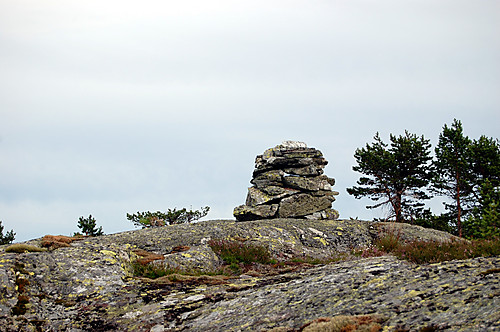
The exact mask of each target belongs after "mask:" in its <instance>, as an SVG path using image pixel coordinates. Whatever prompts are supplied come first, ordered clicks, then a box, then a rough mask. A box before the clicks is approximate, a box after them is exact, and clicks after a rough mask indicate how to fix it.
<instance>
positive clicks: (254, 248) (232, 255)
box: [208, 239, 276, 264]
mask: <svg viewBox="0 0 500 332" xmlns="http://www.w3.org/2000/svg"><path fill="white" fill-rule="evenodd" d="M208 245H209V246H210V248H212V250H213V251H214V252H215V253H216V254H217V255H219V256H220V258H221V259H222V260H224V262H226V263H227V264H237V263H244V264H250V263H261V264H271V263H276V261H275V260H273V259H271V254H270V253H269V250H268V249H267V248H266V247H264V246H261V245H257V244H249V243H243V242H240V241H229V240H214V239H212V240H210V241H208Z"/></svg>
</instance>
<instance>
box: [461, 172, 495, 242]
mask: <svg viewBox="0 0 500 332" xmlns="http://www.w3.org/2000/svg"><path fill="white" fill-rule="evenodd" d="M464 234H465V236H466V237H468V238H476V239H481V238H486V239H488V238H500V188H499V187H496V188H495V187H494V186H493V185H492V184H491V183H490V181H489V180H485V182H484V183H483V185H482V186H481V197H480V200H479V204H478V206H476V207H474V209H473V210H472V213H471V216H470V217H469V218H468V219H467V220H465V221H464Z"/></svg>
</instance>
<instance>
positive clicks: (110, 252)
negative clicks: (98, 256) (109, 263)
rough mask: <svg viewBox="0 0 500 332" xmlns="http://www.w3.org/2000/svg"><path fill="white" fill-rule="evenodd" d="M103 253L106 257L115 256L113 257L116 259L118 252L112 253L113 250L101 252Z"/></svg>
mask: <svg viewBox="0 0 500 332" xmlns="http://www.w3.org/2000/svg"><path fill="white" fill-rule="evenodd" d="M101 252H102V253H103V254H104V255H108V256H113V257H116V252H114V251H111V250H101Z"/></svg>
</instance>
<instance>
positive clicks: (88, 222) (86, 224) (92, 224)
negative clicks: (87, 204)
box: [78, 214, 104, 236]
mask: <svg viewBox="0 0 500 332" xmlns="http://www.w3.org/2000/svg"><path fill="white" fill-rule="evenodd" d="M78 228H80V229H81V230H82V232H83V234H85V235H87V236H99V235H103V234H104V232H103V231H102V226H100V227H99V228H96V220H95V219H94V218H92V215H91V214H90V215H89V217H88V218H83V216H82V217H80V219H79V220H78Z"/></svg>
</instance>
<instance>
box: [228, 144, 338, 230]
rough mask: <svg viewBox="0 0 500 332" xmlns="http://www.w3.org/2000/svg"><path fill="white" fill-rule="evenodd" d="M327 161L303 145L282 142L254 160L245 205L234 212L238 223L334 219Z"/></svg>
mask: <svg viewBox="0 0 500 332" xmlns="http://www.w3.org/2000/svg"><path fill="white" fill-rule="evenodd" d="M327 164H328V161H326V160H325V158H323V154H322V153H321V151H319V150H316V149H314V148H308V147H307V145H306V144H305V143H303V142H296V141H284V142H283V143H282V144H280V145H278V146H276V147H274V148H270V149H267V150H266V151H265V152H264V153H263V154H262V155H258V156H257V157H256V159H255V170H254V172H253V177H252V180H251V181H250V183H252V184H253V186H252V187H250V188H248V195H247V200H246V204H245V205H240V206H238V207H236V208H235V209H234V212H233V214H234V216H235V217H236V220H237V221H247V220H258V219H271V218H306V219H337V218H338V216H339V213H338V212H337V211H336V210H333V209H332V208H331V207H332V203H333V201H335V197H334V196H335V195H338V192H336V191H332V186H333V185H334V184H335V180H334V179H332V178H329V177H328V176H326V175H324V174H323V172H324V171H323V169H324V168H325V166H326V165H327Z"/></svg>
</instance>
